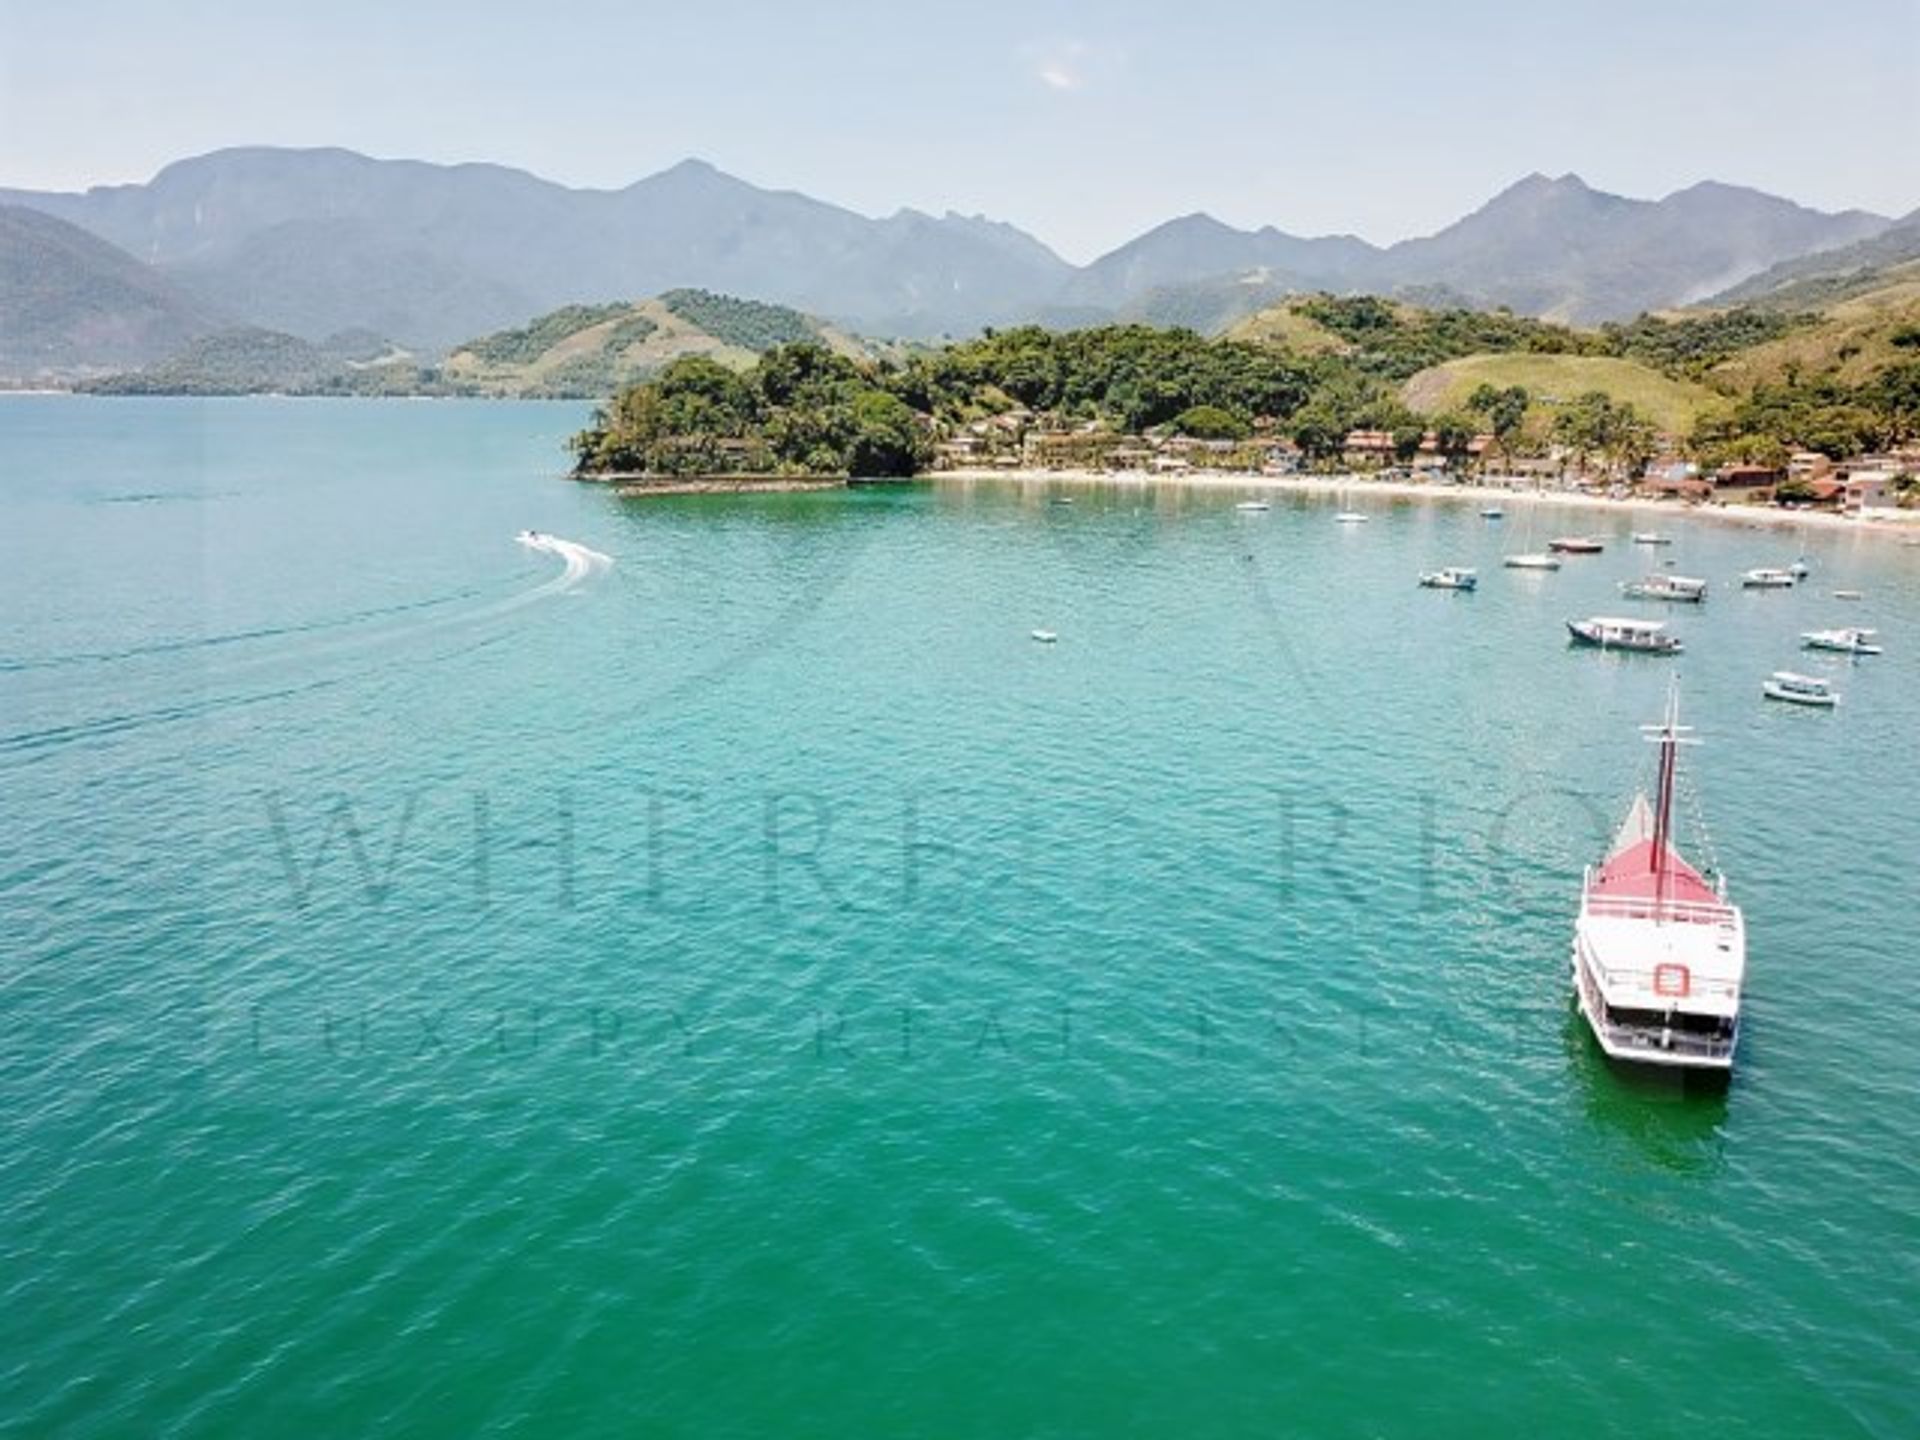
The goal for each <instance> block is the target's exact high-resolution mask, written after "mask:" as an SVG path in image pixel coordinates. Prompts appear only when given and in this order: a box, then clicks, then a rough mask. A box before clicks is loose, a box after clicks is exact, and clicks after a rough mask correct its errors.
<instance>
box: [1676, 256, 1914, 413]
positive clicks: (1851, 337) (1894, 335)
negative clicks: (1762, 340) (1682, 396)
mask: <svg viewBox="0 0 1920 1440" xmlns="http://www.w3.org/2000/svg"><path fill="white" fill-rule="evenodd" d="M1917 346H1920V260H1916V261H1911V262H1908V263H1906V264H1904V265H1898V266H1892V267H1889V268H1887V269H1884V270H1881V271H1878V272H1876V275H1875V283H1874V284H1873V286H1871V287H1870V288H1868V289H1865V290H1863V291H1861V292H1859V293H1856V294H1854V295H1852V296H1850V297H1849V298H1847V299H1844V300H1841V301H1839V302H1838V303H1835V304H1831V305H1829V306H1828V307H1827V308H1826V312H1825V314H1824V315H1823V316H1822V317H1821V319H1820V320H1819V321H1818V322H1816V323H1815V324H1813V325H1811V326H1809V327H1808V328H1805V329H1802V330H1797V331H1795V332H1794V333H1792V334H1790V335H1785V336H1782V337H1781V338H1779V339H1777V340H1772V341H1769V342H1768V343H1766V344H1764V345H1756V346H1753V347H1752V348H1751V349H1748V350H1744V351H1741V352H1740V353H1739V354H1737V355H1734V356H1732V357H1731V358H1729V359H1727V360H1725V361H1722V362H1721V363H1720V364H1719V365H1717V366H1715V367H1714V368H1713V370H1712V372H1711V373H1710V375H1709V377H1708V378H1709V379H1710V380H1711V382H1712V383H1713V384H1714V385H1715V386H1716V387H1717V388H1720V389H1724V390H1748V389H1751V388H1752V387H1754V386H1755V385H1762V384H1783V383H1786V382H1788V381H1790V380H1793V379H1796V378H1798V379H1805V378H1809V377H1812V376H1816V375H1830V376H1832V377H1834V378H1836V379H1838V380H1840V381H1841V382H1843V383H1845V384H1849V385H1858V384H1862V383H1864V382H1866V381H1868V380H1870V379H1872V378H1873V377H1874V376H1875V375H1877V374H1879V373H1880V372H1882V371H1884V370H1885V369H1887V368H1888V367H1889V366H1891V365H1894V364H1896V363H1899V362H1901V361H1908V362H1910V361H1912V360H1913V359H1915V358H1916V347H1917Z"/></svg>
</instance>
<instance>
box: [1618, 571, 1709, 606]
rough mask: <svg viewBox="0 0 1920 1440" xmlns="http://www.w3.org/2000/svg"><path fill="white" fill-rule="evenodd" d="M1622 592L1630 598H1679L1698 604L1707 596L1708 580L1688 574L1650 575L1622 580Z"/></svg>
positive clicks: (1679, 599)
mask: <svg viewBox="0 0 1920 1440" xmlns="http://www.w3.org/2000/svg"><path fill="white" fill-rule="evenodd" d="M1620 593H1621V594H1622V595H1625V596H1626V597H1627V598H1628V599H1629V600H1678V601H1684V602H1686V603H1688V604H1692V605H1698V604H1699V603H1700V602H1701V601H1703V600H1705V599H1706V598H1707V582H1706V581H1704V580H1695V579H1693V578H1691V577H1689V576H1686V575H1648V576H1646V577H1644V578H1643V579H1639V580H1622V581H1621V582H1620Z"/></svg>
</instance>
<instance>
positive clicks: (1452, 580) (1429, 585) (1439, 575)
mask: <svg viewBox="0 0 1920 1440" xmlns="http://www.w3.org/2000/svg"><path fill="white" fill-rule="evenodd" d="M1479 583H1480V577H1479V575H1477V574H1476V573H1475V572H1474V571H1472V570H1469V569H1467V568H1466V567H1464V566H1461V565H1448V566H1446V567H1445V568H1443V569H1440V570H1426V571H1423V572H1421V575H1420V584H1421V585H1422V586H1424V587H1425V588H1426V589H1428V590H1471V589H1473V588H1474V587H1475V586H1476V585H1478V584H1479Z"/></svg>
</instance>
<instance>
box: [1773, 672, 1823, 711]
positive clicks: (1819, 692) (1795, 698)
mask: <svg viewBox="0 0 1920 1440" xmlns="http://www.w3.org/2000/svg"><path fill="white" fill-rule="evenodd" d="M1760 691H1761V693H1762V694H1764V695H1765V696H1766V697H1767V698H1768V699H1769V700H1785V701H1786V702H1787V703H1788V704H1790V705H1814V706H1818V707H1819V708H1821V709H1823V710H1831V709H1832V708H1833V707H1834V706H1836V705H1838V704H1839V703H1840V697H1839V696H1838V695H1836V694H1835V693H1834V690H1833V686H1831V685H1830V684H1828V683H1827V682H1826V681H1825V680H1822V679H1821V678H1820V677H1819V676H1817V675H1796V674H1795V673H1794V672H1793V671H1791V670H1776V671H1774V672H1773V674H1771V675H1769V676H1768V677H1767V678H1766V679H1765V680H1763V681H1762V682H1761V683H1760Z"/></svg>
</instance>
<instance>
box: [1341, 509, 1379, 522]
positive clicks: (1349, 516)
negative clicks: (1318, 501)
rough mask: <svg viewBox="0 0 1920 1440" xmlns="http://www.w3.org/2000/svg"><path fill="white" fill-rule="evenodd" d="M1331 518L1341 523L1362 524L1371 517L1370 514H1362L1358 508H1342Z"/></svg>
mask: <svg viewBox="0 0 1920 1440" xmlns="http://www.w3.org/2000/svg"><path fill="white" fill-rule="evenodd" d="M1333 518H1334V519H1335V520H1336V521H1338V522H1339V523H1340V524H1342V525H1364V524H1366V523H1367V522H1368V521H1369V520H1371V519H1372V518H1373V517H1372V516H1371V515H1363V514H1361V513H1360V512H1359V511H1358V510H1342V511H1341V512H1340V513H1339V514H1338V515H1335V516H1334V517H1333Z"/></svg>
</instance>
